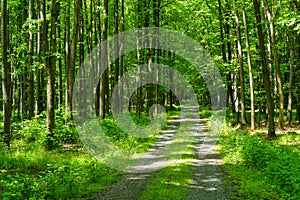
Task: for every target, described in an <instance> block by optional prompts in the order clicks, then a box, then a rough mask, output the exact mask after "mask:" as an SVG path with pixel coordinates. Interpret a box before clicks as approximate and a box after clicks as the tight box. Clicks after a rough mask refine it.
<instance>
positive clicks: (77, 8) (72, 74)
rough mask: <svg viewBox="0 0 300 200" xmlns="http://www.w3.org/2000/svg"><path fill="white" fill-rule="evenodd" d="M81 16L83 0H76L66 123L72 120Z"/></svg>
mask: <svg viewBox="0 0 300 200" xmlns="http://www.w3.org/2000/svg"><path fill="white" fill-rule="evenodd" d="M80 16H81V0H76V1H75V7H74V24H73V35H72V43H71V49H70V58H69V62H70V64H69V66H68V68H67V71H66V74H67V84H66V88H67V95H66V115H67V117H66V124H68V123H69V121H70V120H72V110H73V109H72V95H73V85H74V82H75V64H76V50H77V42H78V36H79V24H80Z"/></svg>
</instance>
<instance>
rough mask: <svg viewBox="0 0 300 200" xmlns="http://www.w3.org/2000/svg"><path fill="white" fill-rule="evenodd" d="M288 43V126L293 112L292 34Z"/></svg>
mask: <svg viewBox="0 0 300 200" xmlns="http://www.w3.org/2000/svg"><path fill="white" fill-rule="evenodd" d="M289 35H290V37H289V41H290V45H289V46H290V51H289V54H290V55H289V63H290V73H289V96H288V112H287V120H288V124H289V126H290V125H291V123H292V118H293V116H292V115H293V114H292V113H293V112H292V111H293V110H292V104H293V78H294V37H293V33H290V34H289Z"/></svg>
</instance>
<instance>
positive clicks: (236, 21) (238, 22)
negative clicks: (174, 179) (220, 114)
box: [233, 0, 247, 125]
mask: <svg viewBox="0 0 300 200" xmlns="http://www.w3.org/2000/svg"><path fill="white" fill-rule="evenodd" d="M233 9H234V15H235V23H236V34H237V45H238V58H239V68H240V86H241V119H242V124H243V125H245V124H246V123H247V122H246V107H245V83H244V79H245V77H244V66H243V52H242V39H241V28H240V21H239V15H238V12H237V9H236V2H235V0H233Z"/></svg>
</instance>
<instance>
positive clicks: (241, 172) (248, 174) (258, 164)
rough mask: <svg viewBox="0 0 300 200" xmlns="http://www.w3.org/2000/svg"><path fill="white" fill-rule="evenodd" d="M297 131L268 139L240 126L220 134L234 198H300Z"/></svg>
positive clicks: (226, 169)
mask: <svg viewBox="0 0 300 200" xmlns="http://www.w3.org/2000/svg"><path fill="white" fill-rule="evenodd" d="M299 141H300V138H299V135H298V134H296V133H289V134H280V135H278V137H277V138H276V139H273V140H269V139H268V138H267V137H266V136H265V135H264V134H257V133H255V134H252V135H251V134H249V133H248V132H240V131H239V130H236V131H230V132H227V133H226V134H223V135H222V137H221V139H220V141H219V145H220V146H221V148H220V149H221V155H222V157H223V161H224V167H225V171H226V173H227V174H228V175H227V178H229V182H230V181H231V182H233V183H234V190H235V191H236V198H237V199H299V198H300V174H299V171H300V160H299V157H300V151H299V149H300V146H299Z"/></svg>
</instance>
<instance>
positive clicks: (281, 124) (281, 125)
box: [263, 0, 284, 130]
mask: <svg viewBox="0 0 300 200" xmlns="http://www.w3.org/2000/svg"><path fill="white" fill-rule="evenodd" d="M263 2H264V7H265V10H266V13H267V18H268V21H269V25H270V39H271V49H272V55H273V56H274V62H275V67H276V79H277V87H278V92H279V97H280V101H279V102H280V107H279V108H280V110H279V122H278V129H279V130H283V129H284V92H283V85H282V78H281V69H280V65H279V58H278V53H277V40H276V38H275V37H276V36H275V25H274V17H275V13H274V1H273V3H272V11H271V10H270V8H269V5H268V2H267V1H266V0H263Z"/></svg>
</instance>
